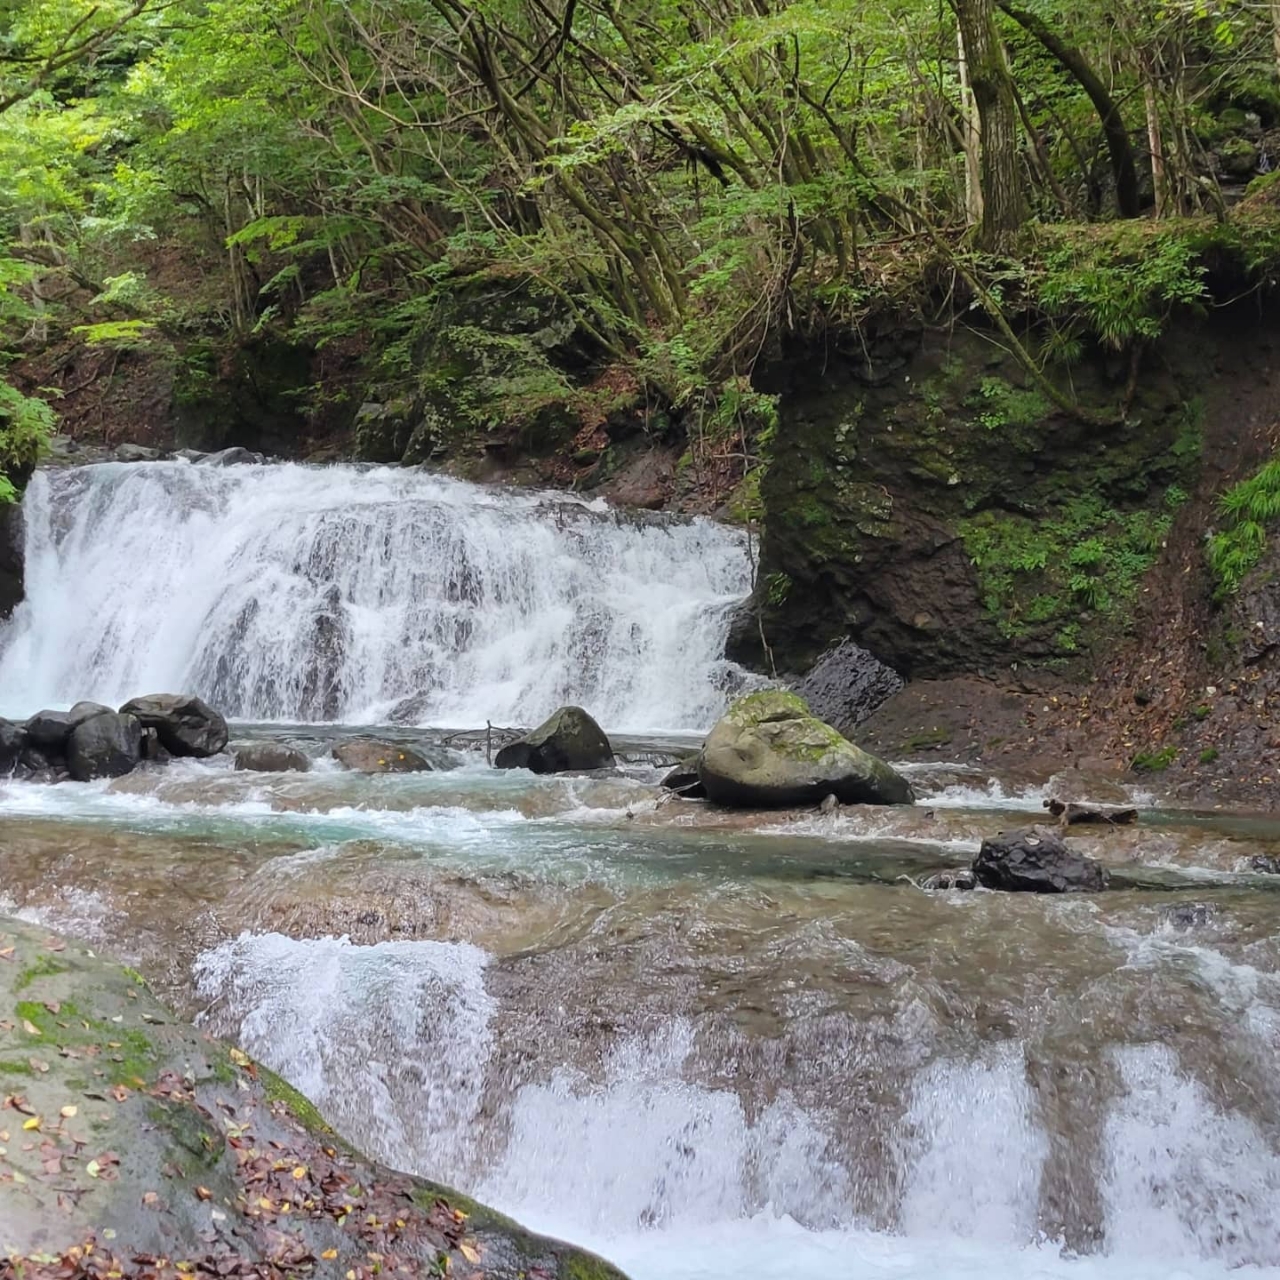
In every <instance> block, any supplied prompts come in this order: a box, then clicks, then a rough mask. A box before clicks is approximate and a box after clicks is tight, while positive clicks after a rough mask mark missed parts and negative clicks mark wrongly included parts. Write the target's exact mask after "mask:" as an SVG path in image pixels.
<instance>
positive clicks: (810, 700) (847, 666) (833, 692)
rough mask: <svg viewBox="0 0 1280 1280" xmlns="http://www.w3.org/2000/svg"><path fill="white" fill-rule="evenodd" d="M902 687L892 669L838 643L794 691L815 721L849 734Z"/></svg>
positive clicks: (853, 647) (854, 647) (852, 645)
mask: <svg viewBox="0 0 1280 1280" xmlns="http://www.w3.org/2000/svg"><path fill="white" fill-rule="evenodd" d="M902 686H903V679H902V677H901V676H900V675H899V674H898V673H897V672H896V671H895V670H894V669H893V668H892V667H888V666H885V664H884V663H883V662H881V661H880V659H879V658H877V657H876V656H875V655H874V654H871V653H868V652H867V651H866V650H865V649H864V648H862V647H861V646H860V645H857V644H855V643H854V642H853V641H852V640H842V641H841V642H840V643H839V644H837V645H836V646H835V647H834V648H831V649H828V650H827V652H826V653H824V654H823V655H822V657H820V658H819V659H818V660H817V662H815V663H814V664H813V666H812V667H810V668H809V671H808V672H807V674H805V675H804V676H803V677H802V678H801V679H799V680H798V681H796V683H795V686H794V687H795V691H796V693H798V694H799V695H800V697H802V698H803V699H804V700H805V702H806V704H807V705H808V707H809V710H810V711H811V712H812V713H813V714H814V715H815V716H817V717H818V719H819V720H824V721H826V723H827V724H829V725H831V727H832V728H834V729H836V730H838V731H839V732H840V733H852V732H853V730H854V729H855V728H856V727H857V726H858V725H860V724H861V723H862V722H863V721H864V720H865V719H866V718H867V717H868V716H869V715H870V714H871V713H872V712H873V711H875V710H876V708H877V707H879V706H880V705H881V704H882V703H885V702H887V701H888V700H889V699H890V698H892V697H893V695H894V694H895V693H897V692H898V691H899V690H900V689H901V688H902Z"/></svg>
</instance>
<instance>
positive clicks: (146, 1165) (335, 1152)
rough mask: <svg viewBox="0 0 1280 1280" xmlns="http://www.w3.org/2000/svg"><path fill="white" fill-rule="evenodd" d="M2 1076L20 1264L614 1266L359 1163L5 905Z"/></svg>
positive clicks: (1, 1231) (342, 1279)
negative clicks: (10, 916) (9, 916)
mask: <svg viewBox="0 0 1280 1280" xmlns="http://www.w3.org/2000/svg"><path fill="white" fill-rule="evenodd" d="M0 1073H2V1074H3V1078H4V1079H3V1085H2V1086H0V1102H2V1105H0V1135H3V1137H0V1147H3V1152H2V1153H0V1242H2V1243H3V1245H4V1247H5V1248H6V1249H7V1251H8V1252H9V1255H10V1259H11V1265H12V1266H13V1267H14V1268H15V1269H16V1271H17V1274H20V1275H22V1276H23V1277H36V1278H43V1277H50V1278H52V1277H54V1276H58V1277H62V1278H64V1280H65V1278H66V1277H79V1276H95V1277H96V1276H103V1277H106V1276H110V1277H112V1280H125V1278H129V1280H132V1278H133V1277H137V1278H138V1280H141V1277H143V1276H147V1277H151V1276H163V1277H175V1278H176V1277H177V1276H180V1275H181V1276H188V1277H189V1276H191V1275H193V1274H198V1275H200V1274H202V1275H213V1276H263V1277H266V1276H279V1275H283V1274H305V1275H311V1276H317V1277H322V1278H323V1280H351V1278H352V1277H358V1278H359V1280H370V1278H371V1277H372V1276H374V1275H379V1276H384V1277H385V1276H395V1275H402V1276H410V1275H412V1276H426V1275H449V1276H456V1277H462V1278H466V1280H470V1278H471V1277H477V1278H478V1277H480V1276H484V1277H491V1278H494V1280H517V1277H521V1278H530V1277H535V1276H537V1277H546V1278H547V1280H560V1278H561V1277H563V1278H565V1280H570V1278H572V1280H621V1273H620V1272H618V1271H617V1270H615V1269H614V1268H613V1267H611V1266H610V1265H609V1264H607V1263H605V1262H603V1261H601V1260H600V1259H598V1258H596V1257H594V1256H592V1255H590V1254H587V1253H584V1252H583V1251H581V1250H578V1249H576V1248H574V1247H573V1246H571V1245H567V1244H563V1243H561V1242H559V1241H555V1240H550V1239H547V1238H545V1237H542V1236H537V1235H534V1234H532V1233H530V1232H527V1231H525V1230H524V1229H523V1228H522V1227H520V1226H519V1225H518V1224H517V1223H515V1222H512V1221H511V1220H510V1219H508V1218H505V1217H503V1216H502V1215H501V1214H498V1213H495V1212H494V1211H492V1210H490V1209H487V1208H486V1207H484V1206H483V1205H479V1204H476V1203H474V1202H473V1201H471V1200H469V1199H467V1198H466V1197H465V1196H462V1195H460V1194H458V1193H457V1192H454V1191H452V1190H450V1189H449V1188H447V1187H442V1186H439V1185H437V1184H435V1183H431V1182H427V1181H424V1180H422V1179H419V1178H414V1177H410V1176H409V1175H407V1174H400V1173H396V1172H393V1171H392V1170H390V1169H387V1168H385V1167H383V1166H381V1165H378V1164H376V1163H374V1162H372V1161H369V1160H366V1159H365V1158H364V1157H362V1156H360V1155H358V1154H357V1153H356V1152H355V1151H353V1150H352V1149H351V1148H350V1147H348V1146H347V1145H346V1144H345V1143H343V1142H342V1141H341V1140H340V1139H338V1138H337V1137H336V1136H335V1135H334V1134H333V1133H332V1132H331V1131H330V1130H329V1129H328V1128H327V1127H326V1125H325V1123H324V1121H323V1119H322V1118H321V1117H320V1115H319V1114H318V1113H317V1112H316V1110H315V1108H314V1107H312V1106H311V1105H310V1104H309V1103H308V1102H307V1101H306V1100H305V1099H304V1098H303V1097H302V1096H301V1095H300V1094H298V1093H297V1092H296V1091H295V1090H293V1089H292V1088H290V1087H289V1086H288V1085H287V1084H285V1082H284V1081H282V1080H280V1079H279V1078H278V1077H276V1076H274V1075H272V1074H271V1073H270V1072H269V1071H267V1070H266V1069H265V1068H263V1067H260V1066H259V1065H258V1064H256V1063H255V1062H253V1061H252V1060H251V1059H250V1058H249V1057H248V1056H246V1055H245V1054H243V1053H241V1052H240V1051H239V1050H237V1049H234V1048H231V1047H229V1046H227V1045H225V1044H223V1043H221V1042H219V1041H217V1040H215V1039H213V1038H211V1037H209V1036H206V1035H202V1034H201V1033H200V1032H198V1031H197V1030H195V1029H194V1028H192V1027H190V1026H188V1025H186V1024H184V1023H181V1022H179V1021H176V1020H175V1019H174V1018H173V1017H172V1016H171V1015H170V1014H169V1012H168V1011H167V1010H166V1009H165V1008H164V1007H163V1006H162V1005H160V1004H159V1003H158V1002H157V1001H156V1000H155V999H154V998H153V997H152V996H151V994H150V992H149V991H148V990H147V989H146V987H145V986H144V985H143V984H142V981H141V979H140V978H139V977H138V975H136V974H134V973H132V972H131V971H130V970H128V969H125V968H122V967H121V966H119V965H116V964H112V963H109V962H107V961H105V960H102V959H100V958H99V957H97V956H95V955H94V954H93V953H92V952H91V951H89V950H88V949H87V948H85V947H83V946H81V945H79V944H76V943H72V942H70V941H66V940H63V939H61V938H58V937H51V936H49V935H48V934H47V933H45V932H44V931H43V930H40V929H38V928H36V927H34V926H32V925H28V924H25V923H20V922H18V921H14V920H0ZM0 1270H3V1268H0Z"/></svg>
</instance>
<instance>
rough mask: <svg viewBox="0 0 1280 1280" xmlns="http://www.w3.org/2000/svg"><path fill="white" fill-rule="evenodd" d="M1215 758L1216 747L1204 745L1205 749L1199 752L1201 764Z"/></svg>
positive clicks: (1208, 762)
mask: <svg viewBox="0 0 1280 1280" xmlns="http://www.w3.org/2000/svg"><path fill="white" fill-rule="evenodd" d="M1217 758H1218V748H1217V747H1205V749H1204V750H1203V751H1202V752H1201V753H1200V763H1201V764H1212V763H1213V762H1214V761H1215V760H1216V759H1217Z"/></svg>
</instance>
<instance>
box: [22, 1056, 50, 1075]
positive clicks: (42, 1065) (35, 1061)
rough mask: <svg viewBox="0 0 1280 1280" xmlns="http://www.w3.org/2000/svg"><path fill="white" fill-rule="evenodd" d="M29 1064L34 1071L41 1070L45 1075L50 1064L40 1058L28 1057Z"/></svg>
mask: <svg viewBox="0 0 1280 1280" xmlns="http://www.w3.org/2000/svg"><path fill="white" fill-rule="evenodd" d="M27 1066H29V1067H30V1068H31V1070H32V1071H37V1072H39V1073H40V1075H45V1074H46V1073H47V1072H48V1070H49V1064H48V1063H47V1062H41V1061H40V1059H39V1058H28V1059H27Z"/></svg>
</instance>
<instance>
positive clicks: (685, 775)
mask: <svg viewBox="0 0 1280 1280" xmlns="http://www.w3.org/2000/svg"><path fill="white" fill-rule="evenodd" d="M658 785H659V786H660V787H662V788H663V789H664V790H667V791H674V792H675V793H676V795H678V796H683V797H684V799H686V800H705V799H706V798H707V789H706V787H704V786H703V785H702V779H701V778H700V777H698V767H697V762H696V761H694V762H691V763H689V764H678V765H676V767H675V768H674V769H672V770H671V772H670V773H669V774H667V776H666V777H665V778H663V779H662V781H661V782H660V783H659V784H658Z"/></svg>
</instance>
